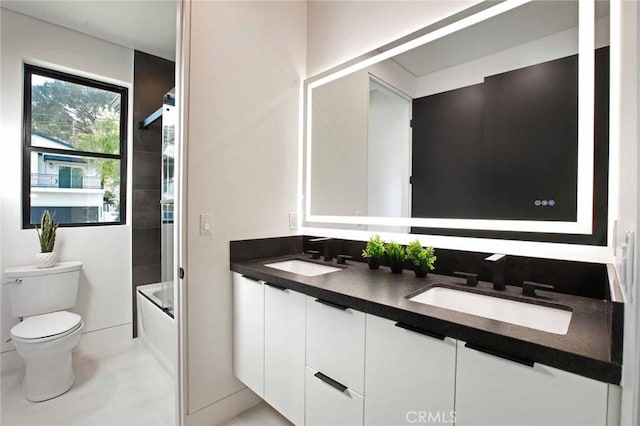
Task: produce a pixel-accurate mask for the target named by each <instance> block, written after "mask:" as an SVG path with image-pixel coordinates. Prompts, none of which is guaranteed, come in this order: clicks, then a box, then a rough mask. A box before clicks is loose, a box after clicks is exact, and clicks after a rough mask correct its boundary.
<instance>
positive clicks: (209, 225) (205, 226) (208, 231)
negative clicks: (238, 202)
mask: <svg viewBox="0 0 640 426" xmlns="http://www.w3.org/2000/svg"><path fill="white" fill-rule="evenodd" d="M200 235H206V236H208V235H213V213H200Z"/></svg>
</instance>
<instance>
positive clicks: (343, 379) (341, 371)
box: [306, 296, 365, 394]
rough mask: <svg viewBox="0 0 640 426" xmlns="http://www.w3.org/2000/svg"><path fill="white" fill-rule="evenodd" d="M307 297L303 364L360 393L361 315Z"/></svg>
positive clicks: (362, 371)
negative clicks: (305, 358)
mask: <svg viewBox="0 0 640 426" xmlns="http://www.w3.org/2000/svg"><path fill="white" fill-rule="evenodd" d="M321 302H322V301H318V299H316V298H313V297H308V296H307V343H306V352H307V365H308V366H309V367H312V368H314V369H316V370H318V371H321V372H322V373H324V374H326V375H327V376H330V377H332V378H333V379H334V380H337V381H338V382H340V383H342V384H343V385H345V386H347V387H349V388H350V389H353V390H354V391H356V392H358V393H360V394H364V334H365V314H364V313H362V312H359V311H356V310H353V309H346V308H342V307H340V306H329V305H327V304H324V303H321Z"/></svg>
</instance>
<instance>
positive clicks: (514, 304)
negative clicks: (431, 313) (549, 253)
mask: <svg viewBox="0 0 640 426" xmlns="http://www.w3.org/2000/svg"><path fill="white" fill-rule="evenodd" d="M409 300H411V301H413V302H418V303H423V304H425V305H431V306H437V307H439V308H445V309H451V310H454V311H459V312H464V313H466V314H471V315H477V316H480V317H484V318H489V319H494V320H498V321H502V322H507V323H510V324H515V325H520V326H523V327H529V328H533V329H536V330H541V331H546V332H547V333H554V334H562V335H564V334H567V330H568V329H569V323H570V322H571V314H572V312H571V311H569V310H564V309H558V308H552V307H549V306H541V305H534V304H532V303H525V302H518V301H515V300H508V299H502V298H498V297H492V296H485V295H483V294H477V293H471V292H467V291H460V290H454V289H451V288H446V287H433V288H430V289H429V290H427V291H424V292H422V293H420V294H418V295H416V296H414V297H412V298H410V299H409Z"/></svg>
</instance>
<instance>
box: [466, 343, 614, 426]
mask: <svg viewBox="0 0 640 426" xmlns="http://www.w3.org/2000/svg"><path fill="white" fill-rule="evenodd" d="M606 418H607V384H606V383H601V382H598V381H596V380H592V379H588V378H586V377H582V376H578V375H576V374H572V373H567V372H565V371H561V370H557V369H555V368H551V367H547V366H545V365H541V364H537V363H536V364H534V366H533V367H530V366H528V365H523V364H519V363H516V362H514V361H510V360H506V359H503V358H499V357H496V356H494V355H489V354H486V353H483V352H479V351H477V350H474V349H470V348H467V347H465V346H464V343H463V342H460V341H459V342H458V367H457V376H456V426H471V425H472V426H483V425H486V426H500V425H504V426H513V425H518V426H540V425H544V426H556V425H557V426H572V425H575V426H592V425H593V426H604V425H606Z"/></svg>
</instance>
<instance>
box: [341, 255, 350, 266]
mask: <svg viewBox="0 0 640 426" xmlns="http://www.w3.org/2000/svg"><path fill="white" fill-rule="evenodd" d="M350 259H353V257H352V256H349V255H346V254H339V255H338V263H339V264H340V265H346V264H347V260H350Z"/></svg>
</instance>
